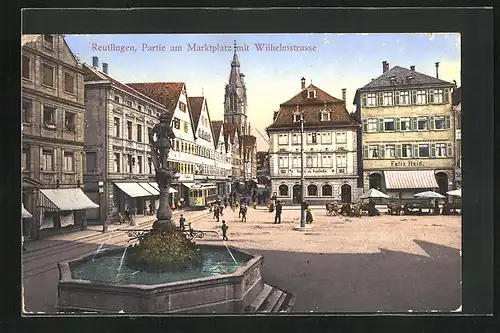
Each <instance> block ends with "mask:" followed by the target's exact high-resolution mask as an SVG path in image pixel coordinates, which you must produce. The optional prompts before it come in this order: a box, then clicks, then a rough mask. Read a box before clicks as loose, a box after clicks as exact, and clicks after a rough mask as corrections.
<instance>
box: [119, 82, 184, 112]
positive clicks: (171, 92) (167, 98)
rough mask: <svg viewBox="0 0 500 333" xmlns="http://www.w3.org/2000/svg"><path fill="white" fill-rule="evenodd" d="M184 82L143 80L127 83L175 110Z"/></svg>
mask: <svg viewBox="0 0 500 333" xmlns="http://www.w3.org/2000/svg"><path fill="white" fill-rule="evenodd" d="M184 85H185V84H184V82H143V83H127V86H128V87H130V88H133V89H135V90H137V91H139V92H140V93H142V94H144V95H146V96H148V97H150V98H152V99H153V100H155V101H157V102H158V103H160V104H162V105H164V106H165V107H166V108H167V110H168V111H170V112H173V111H174V109H175V107H176V106H177V102H178V101H179V97H180V95H181V92H182V89H183V88H184Z"/></svg>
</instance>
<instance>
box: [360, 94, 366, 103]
mask: <svg viewBox="0 0 500 333" xmlns="http://www.w3.org/2000/svg"><path fill="white" fill-rule="evenodd" d="M361 96H362V104H361V105H362V106H366V93H363V94H362V95H361Z"/></svg>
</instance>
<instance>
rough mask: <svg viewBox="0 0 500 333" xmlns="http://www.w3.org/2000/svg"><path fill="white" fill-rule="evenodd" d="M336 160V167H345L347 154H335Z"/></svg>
mask: <svg viewBox="0 0 500 333" xmlns="http://www.w3.org/2000/svg"><path fill="white" fill-rule="evenodd" d="M336 160H337V168H346V167H347V155H345V154H340V155H337V156H336Z"/></svg>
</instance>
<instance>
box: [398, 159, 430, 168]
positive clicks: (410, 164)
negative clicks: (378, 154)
mask: <svg viewBox="0 0 500 333" xmlns="http://www.w3.org/2000/svg"><path fill="white" fill-rule="evenodd" d="M424 166H425V164H424V161H414V160H413V161H412V160H408V161H391V167H412V168H419V167H424Z"/></svg>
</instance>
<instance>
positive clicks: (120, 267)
mask: <svg viewBox="0 0 500 333" xmlns="http://www.w3.org/2000/svg"><path fill="white" fill-rule="evenodd" d="M127 249H128V246H127V247H125V250H123V254H122V259H121V260H120V266H118V270H117V272H116V279H115V280H118V277H119V276H120V271H121V270H122V266H123V260H124V259H125V254H126V253H127Z"/></svg>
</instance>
